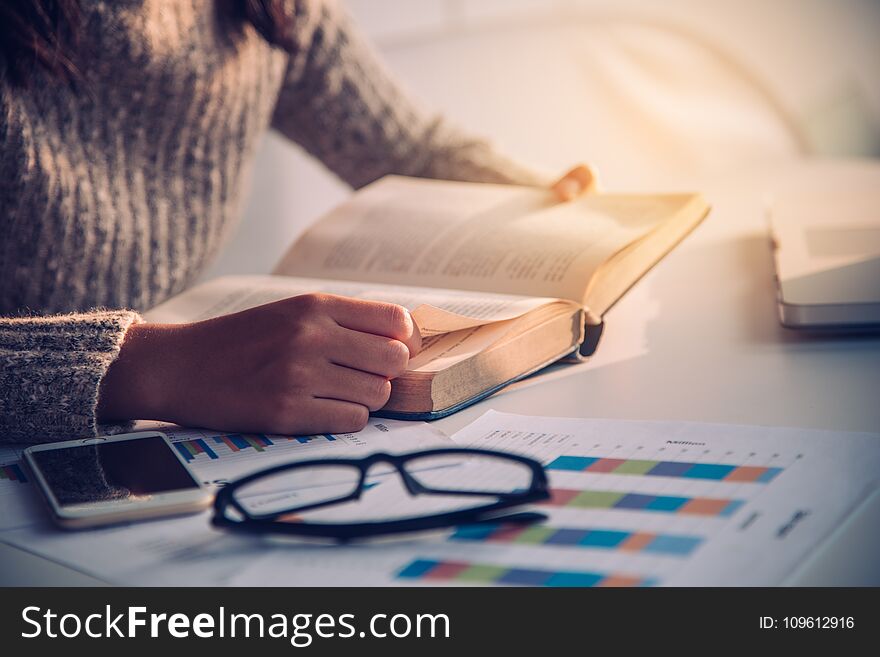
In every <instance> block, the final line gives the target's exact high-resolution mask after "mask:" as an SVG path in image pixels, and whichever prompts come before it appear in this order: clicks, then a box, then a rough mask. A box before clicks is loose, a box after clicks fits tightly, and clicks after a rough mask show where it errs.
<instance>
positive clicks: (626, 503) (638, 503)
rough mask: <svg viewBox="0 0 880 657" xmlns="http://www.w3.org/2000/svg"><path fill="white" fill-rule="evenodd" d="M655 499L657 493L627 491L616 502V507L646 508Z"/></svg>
mask: <svg viewBox="0 0 880 657" xmlns="http://www.w3.org/2000/svg"><path fill="white" fill-rule="evenodd" d="M655 499H657V496H656V495H641V494H640V493H627V494H626V495H624V496H623V497H621V498H620V499H619V500H617V502H615V503H614V508H615V509H644V508H647V507H648V505H649V504H651V503H652V502H653V501H654V500H655Z"/></svg>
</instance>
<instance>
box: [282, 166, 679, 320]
mask: <svg viewBox="0 0 880 657" xmlns="http://www.w3.org/2000/svg"><path fill="white" fill-rule="evenodd" d="M686 198H687V196H668V197H665V196H615V195H599V196H588V197H584V198H581V199H578V200H576V201H572V202H569V203H558V202H556V201H554V199H553V197H552V196H551V194H550V193H549V192H548V191H546V190H540V189H535V188H527V187H515V186H506V185H484V184H472V183H450V182H440V181H429V180H414V179H412V180H411V179H404V178H398V177H389V178H385V179H383V180H382V181H380V182H378V183H375V184H374V185H371V186H370V187H368V188H367V189H365V190H363V191H361V192H359V193H358V194H356V195H355V196H354V197H352V198H351V199H350V200H349V201H348V202H347V203H345V204H343V205H341V206H340V207H338V208H337V209H335V210H334V211H332V212H331V213H329V214H328V215H327V216H325V217H324V218H323V219H322V220H320V221H319V222H318V223H317V224H315V225H314V226H313V227H312V228H311V229H309V230H308V231H306V233H305V234H304V235H303V236H302V237H301V238H300V239H299V240H297V242H296V243H295V244H294V245H293V246H292V247H291V249H290V250H289V251H288V252H287V254H286V255H285V256H284V258H282V260H281V262H280V263H279V265H278V266H277V267H276V269H275V272H274V273H276V274H282V275H289V276H314V277H318V278H332V279H340V280H359V281H371V282H380V283H401V282H406V283H407V284H409V285H418V286H423V287H439V288H452V289H463V290H473V291H486V292H498V293H506V294H520V295H525V296H541V297H560V298H565V299H570V300H573V301H576V302H578V303H581V302H583V299H584V295H585V292H586V289H587V286H588V284H589V281H590V278H591V277H592V275H593V274H594V272H595V271H596V270H597V269H598V268H599V266H600V265H601V264H602V263H603V262H605V261H606V260H608V259H609V258H610V257H611V256H612V255H613V254H615V253H616V252H618V251H620V250H621V249H622V248H624V247H625V246H626V245H627V244H629V243H631V242H633V241H635V240H638V239H640V238H642V237H644V236H645V235H646V234H647V233H648V232H650V231H651V229H652V228H654V227H655V226H657V225H658V224H660V223H661V222H662V221H663V220H665V219H669V218H671V217H672V216H673V214H674V213H675V211H676V209H677V208H678V207H679V206H680V205H681V204H682V199H686Z"/></svg>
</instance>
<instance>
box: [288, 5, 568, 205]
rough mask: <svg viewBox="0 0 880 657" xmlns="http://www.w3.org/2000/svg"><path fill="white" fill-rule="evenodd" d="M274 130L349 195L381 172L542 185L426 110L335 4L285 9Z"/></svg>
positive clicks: (540, 180)
mask: <svg viewBox="0 0 880 657" xmlns="http://www.w3.org/2000/svg"><path fill="white" fill-rule="evenodd" d="M293 4H294V7H295V10H296V15H295V17H294V20H293V29H294V32H295V34H294V39H293V41H294V42H295V43H296V44H297V45H298V47H297V49H296V50H295V52H294V53H292V54H291V56H290V60H289V63H288V66H287V72H286V75H285V79H284V83H283V85H282V88H281V90H280V93H279V97H278V102H277V105H276V108H275V114H274V117H273V126H274V127H275V128H277V129H278V130H280V131H281V132H282V133H283V134H284V135H286V136H287V137H289V138H290V139H292V140H294V141H296V142H297V143H299V144H300V145H301V146H303V147H304V148H305V149H306V150H307V151H308V152H309V153H311V154H312V155H314V156H316V157H317V158H319V159H320V160H321V161H322V162H323V163H324V164H325V165H326V166H327V167H329V168H330V169H331V170H333V171H334V172H335V173H336V174H337V175H338V176H339V177H340V178H342V179H343V180H345V181H346V182H348V183H349V184H350V185H352V186H353V187H356V188H357V187H362V186H363V185H366V184H367V183H370V182H372V181H373V180H376V179H377V178H380V177H382V176H384V175H386V174H391V173H395V174H400V175H409V176H421V177H427V178H439V179H445V180H463V181H473V182H495V183H511V184H523V185H548V186H549V185H550V182H551V181H550V180H549V179H545V178H544V177H543V176H541V175H540V174H538V173H536V172H534V171H531V170H529V169H527V168H526V167H523V166H520V165H518V164H516V163H515V162H513V161H512V160H510V159H508V158H506V157H504V156H502V155H501V154H499V153H498V152H497V151H496V150H494V149H493V148H492V147H491V146H490V145H489V144H488V143H487V142H486V141H483V140H481V139H478V138H475V137H473V136H471V135H468V134H467V133H465V132H462V131H461V130H459V129H457V128H455V127H454V126H452V125H451V124H450V123H449V122H447V121H446V120H445V119H443V118H442V117H440V116H438V115H434V114H431V113H429V112H426V111H425V110H424V108H422V107H421V106H419V104H418V103H417V102H416V101H415V100H414V99H413V98H412V97H411V96H410V95H409V94H408V93H407V92H406V91H405V90H404V89H403V88H402V87H401V86H400V85H399V84H398V83H397V82H396V80H395V79H394V78H393V76H392V75H390V73H389V72H388V70H387V69H386V68H385V66H384V65H383V63H382V62H381V61H380V59H379V57H378V56H377V54H376V53H375V51H374V50H373V49H372V48H371V47H370V46H369V45H368V44H367V42H366V41H365V40H364V39H363V38H362V36H361V34H360V33H359V32H358V30H357V29H356V28H355V26H354V25H353V24H352V22H351V20H350V19H349V17H348V16H347V15H346V13H345V12H344V11H343V10H342V9H341V8H340V7H339V5H338V3H337V2H334V1H333V0H297V1H296V2H294V3H293Z"/></svg>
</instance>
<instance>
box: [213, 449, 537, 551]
mask: <svg viewBox="0 0 880 657" xmlns="http://www.w3.org/2000/svg"><path fill="white" fill-rule="evenodd" d="M380 464H385V465H388V466H391V468H390V470H389V469H387V468H386V469H384V471H382V470H383V469H382V468H376V467H375V466H379V465H380ZM371 470H373V471H374V473H373V475H371V478H370V479H369V480H368V473H369V472H370V471H371ZM376 470H379V471H380V472H378V473H377V472H376ZM395 472H396V474H398V475H399V477H400V480H401V483H402V484H403V487H404V488H405V491H406V493H408V494H409V496H410V497H416V496H422V495H425V496H437V497H433V498H426V499H423V498H420V500H421V502H423V503H424V502H426V503H427V504H422V506H420V507H419V509H420V512H419V514H417V515H413V514H407V513H406V511H405V508H403V510H401V509H397V510H396V513H397V515H398V517H393V516H394V514H395V509H389V508H388V506H389V505H388V504H385V505H384V506H383V507H382V508H378V509H376V508H373V509H370V508H369V505H367V504H365V503H361V504H358V505H356V506H355V507H354V514H355V515H354V521H353V522H352V521H349V520H348V519H346V518H345V517H344V513H342V512H341V508H342V505H345V503H348V502H357V501H359V500H361V497H362V496H363V495H364V492H365V491H367V490H369V489H370V488H372V487H373V486H375V485H377V484H376V479H377V478H378V479H379V480H380V481H382V484H381V485H386V484H385V483H384V481H385V480H384V478H385V477H386V476H387V475H389V474H394V473H395ZM377 475H378V477H377ZM401 497H404V498H405V497H407V496H406V495H401ZM549 497H550V494H549V492H548V486H547V476H546V474H545V472H544V468H543V466H542V465H541V464H540V463H539V462H537V461H535V460H533V459H530V458H527V457H524V456H519V455H517V454H509V453H506V452H498V451H495V450H488V449H471V448H443V449H429V450H423V451H418V452H411V453H408V454H385V453H377V454H372V455H370V456H367V457H364V458H360V459H315V460H310V461H300V462H295V463H289V464H285V465H279V466H277V467H274V468H269V469H267V470H263V471H260V472H256V473H254V474H251V475H248V476H246V477H243V478H241V479H239V480H237V481H234V482H232V483H230V484H228V485H227V486H225V487H224V488H222V489H221V490H220V492H219V493H218V494H217V497H216V498H215V500H214V517H213V519H212V523H213V524H214V525H215V526H217V527H222V528H225V529H231V530H236V531H242V532H248V533H254V534H290V535H298V536H302V537H315V538H329V539H335V540H337V541H340V542H345V541H350V540H354V539H359V538H366V537H372V536H381V535H387V534H395V533H402V532H415V531H423V530H430V529H439V528H443V527H450V526H453V525H458V524H474V523H481V522H493V523H497V522H513V523H531V522H537V521H540V520H545V519H546V516H544V515H543V514H541V513H533V512H521V513H514V514H508V515H503V514H502V515H499V512H500V511H503V510H504V509H509V508H511V507H514V506H519V505H521V504H527V503H531V502H538V501H541V500H546V499H548V498H549ZM486 500H489V501H486ZM361 506H366V507H368V508H366V509H361V508H360V507H361ZM405 506H406V505H405V504H404V505H403V507H405ZM333 507H336V508H333ZM425 507H427V511H428V512H427V513H426V512H425ZM450 507H451V508H450ZM351 508H352V507H347V509H348V511H346V513H351ZM318 509H325V512H322V514H318V515H319V516H320V518H321V519H320V520H319V521H315V520H310V519H309V518H308V515H309V514H311V513H312V512H314V511H316V510H318ZM328 511H329V513H327V512H328ZM334 513H335V515H334ZM304 514H305V515H304ZM371 514H373V516H372V517H371Z"/></svg>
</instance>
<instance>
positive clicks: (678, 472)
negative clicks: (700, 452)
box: [645, 461, 696, 477]
mask: <svg viewBox="0 0 880 657" xmlns="http://www.w3.org/2000/svg"><path fill="white" fill-rule="evenodd" d="M695 465H696V464H695V463H677V462H675V461H660V463H658V464H657V465H655V466H654V467H653V468H651V469H650V470H648V471H647V472H646V473H645V474H649V475H654V476H660V477H681V476H683V475H684V473H685V472H687V471H688V470H690V469H691V468H692V467H694V466H695Z"/></svg>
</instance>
